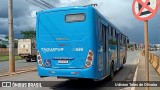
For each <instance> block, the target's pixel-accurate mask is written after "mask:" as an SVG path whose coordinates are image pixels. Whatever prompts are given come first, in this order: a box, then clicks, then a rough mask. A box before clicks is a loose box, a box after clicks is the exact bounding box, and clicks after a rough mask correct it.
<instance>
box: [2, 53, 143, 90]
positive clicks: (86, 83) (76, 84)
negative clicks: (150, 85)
mask: <svg viewBox="0 0 160 90" xmlns="http://www.w3.org/2000/svg"><path fill="white" fill-rule="evenodd" d="M139 52H140V51H129V52H128V57H127V62H126V64H125V65H124V67H123V68H122V69H120V70H119V71H117V72H115V76H114V79H113V80H112V81H133V78H134V74H135V71H136V67H137V60H138V55H139ZM0 81H54V82H51V83H49V84H51V85H52V86H51V87H45V88H12V90H22V89H23V90H84V89H85V90H130V89H131V88H128V87H106V86H107V84H109V83H110V82H111V81H110V80H109V79H108V78H106V79H105V80H103V81H101V82H93V81H90V80H68V79H57V78H56V77H46V78H40V77H39V76H38V75H37V71H34V72H27V73H22V74H17V75H13V76H6V77H1V78H0ZM82 86H83V87H82ZM81 87H82V88H81ZM10 89H11V88H0V90H10Z"/></svg>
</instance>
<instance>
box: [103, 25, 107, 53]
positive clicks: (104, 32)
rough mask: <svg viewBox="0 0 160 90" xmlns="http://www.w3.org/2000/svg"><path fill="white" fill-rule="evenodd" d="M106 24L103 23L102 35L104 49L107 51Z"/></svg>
mask: <svg viewBox="0 0 160 90" xmlns="http://www.w3.org/2000/svg"><path fill="white" fill-rule="evenodd" d="M106 28H107V27H106V26H105V25H104V24H102V37H103V49H104V50H103V51H104V52H106V45H107V41H106Z"/></svg>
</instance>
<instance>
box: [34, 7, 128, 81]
mask: <svg viewBox="0 0 160 90" xmlns="http://www.w3.org/2000/svg"><path fill="white" fill-rule="evenodd" d="M127 41H128V37H127V36H126V35H125V34H123V33H122V32H121V31H120V30H119V29H118V28H116V27H115V26H114V25H113V24H112V23H111V22H109V21H108V20H107V19H106V18H105V17H103V16H102V15H101V14H100V13H99V12H98V11H97V10H96V9H95V8H94V7H92V6H78V7H63V8H54V9H51V10H45V11H41V12H38V13H37V24H36V43H37V44H36V45H37V46H36V49H37V64H38V65H37V68H38V75H39V76H41V77H48V76H56V77H63V78H64V77H65V78H87V79H93V80H103V79H104V78H105V77H107V76H110V78H111V79H113V76H114V71H116V70H119V69H120V68H121V67H123V64H125V63H126V58H127V43H128V42H127Z"/></svg>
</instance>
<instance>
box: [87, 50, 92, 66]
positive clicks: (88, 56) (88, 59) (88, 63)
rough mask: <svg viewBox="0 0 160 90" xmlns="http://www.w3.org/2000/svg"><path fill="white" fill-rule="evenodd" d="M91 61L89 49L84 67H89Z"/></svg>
mask: <svg viewBox="0 0 160 90" xmlns="http://www.w3.org/2000/svg"><path fill="white" fill-rule="evenodd" d="M92 62H93V52H92V51H91V50H89V52H88V55H87V59H86V63H85V67H86V68H89V67H90V66H91V65H92Z"/></svg>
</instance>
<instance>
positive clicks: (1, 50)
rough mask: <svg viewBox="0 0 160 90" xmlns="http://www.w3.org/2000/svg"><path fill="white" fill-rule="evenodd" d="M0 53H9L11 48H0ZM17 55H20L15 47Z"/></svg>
mask: <svg viewBox="0 0 160 90" xmlns="http://www.w3.org/2000/svg"><path fill="white" fill-rule="evenodd" d="M0 55H9V48H0ZM15 55H18V49H17V48H15Z"/></svg>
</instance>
